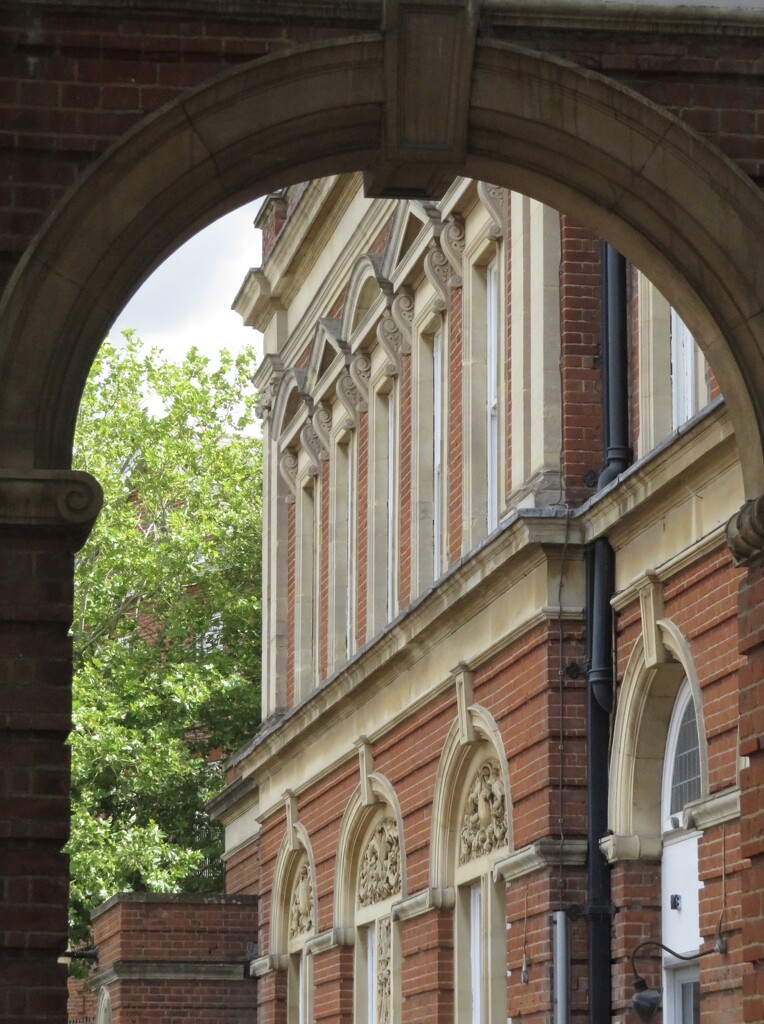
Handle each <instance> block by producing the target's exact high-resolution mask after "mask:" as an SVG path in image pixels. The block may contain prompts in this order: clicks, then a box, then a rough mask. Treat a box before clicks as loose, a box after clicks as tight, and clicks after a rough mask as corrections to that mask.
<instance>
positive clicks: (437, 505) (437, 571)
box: [432, 327, 446, 580]
mask: <svg viewBox="0 0 764 1024" xmlns="http://www.w3.org/2000/svg"><path fill="white" fill-rule="evenodd" d="M443 355H444V352H443V331H442V328H440V327H439V328H438V329H437V330H436V331H435V332H434V334H433V335H432V576H433V579H434V580H437V579H439V578H440V576H441V575H442V573H443V570H444V568H445V532H446V531H445V509H444V506H445V486H444V484H445V481H444V473H443V470H444V466H443V454H444V450H445V430H444V425H445V412H446V396H445V382H444V372H443V363H444V360H443Z"/></svg>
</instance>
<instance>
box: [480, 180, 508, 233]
mask: <svg viewBox="0 0 764 1024" xmlns="http://www.w3.org/2000/svg"><path fill="white" fill-rule="evenodd" d="M477 190H478V196H479V197H480V201H481V203H482V204H483V206H485V208H486V210H488V213H489V214H490V217H491V220H492V221H493V225H492V226H491V227H490V228H489V229H488V234H489V236H490V237H491V238H495V239H499V238H501V237H502V235H503V234H504V208H503V204H502V190H501V189H500V188H499V186H498V185H489V184H488V183H487V182H485V181H479V182H478V187H477Z"/></svg>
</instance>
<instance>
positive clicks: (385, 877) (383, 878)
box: [358, 818, 401, 907]
mask: <svg viewBox="0 0 764 1024" xmlns="http://www.w3.org/2000/svg"><path fill="white" fill-rule="evenodd" d="M400 891H401V847H400V841H399V838H398V826H397V824H396V823H395V821H394V820H393V819H392V818H384V819H383V820H382V821H380V823H379V824H378V825H377V826H376V828H375V829H374V834H373V835H372V837H371V839H370V841H369V845H368V846H367V847H366V850H365V851H364V855H363V858H362V859H361V871H360V876H359V880H358V902H359V904H360V905H361V906H362V907H368V906H371V904H372V903H379V902H381V901H382V900H386V899H389V897H390V896H395V895H396V893H399V892H400Z"/></svg>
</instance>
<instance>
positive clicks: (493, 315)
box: [485, 257, 503, 533]
mask: <svg viewBox="0 0 764 1024" xmlns="http://www.w3.org/2000/svg"><path fill="white" fill-rule="evenodd" d="M500 308H501V307H500V301H499V270H498V260H497V258H496V257H494V258H493V259H492V260H491V262H490V263H489V264H488V265H487V266H486V268H485V364H486V410H487V417H488V419H487V423H486V526H487V531H488V533H492V532H493V531H494V530H495V529H496V527H497V526H498V525H499V507H500V502H501V469H502V461H503V460H502V459H501V423H500V420H499V413H500V408H501V401H500V391H501V387H500V373H499V365H500V362H501V351H500V338H501V331H500V329H499V316H500Z"/></svg>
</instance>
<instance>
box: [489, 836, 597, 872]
mask: <svg viewBox="0 0 764 1024" xmlns="http://www.w3.org/2000/svg"><path fill="white" fill-rule="evenodd" d="M586 851H587V842H586V840H585V839H563V840H562V841H560V840H559V839H538V840H537V841H536V842H535V843H531V844H530V845H529V846H523V847H521V848H520V849H519V850H514V851H513V852H512V853H510V854H509V856H508V857H504V858H503V860H500V861H497V862H496V864H494V868H493V878H494V881H496V882H498V880H499V879H500V878H503V879H504V881H505V882H513V881H515V880H516V879H518V878H522V877H523V876H524V875H530V874H531V873H532V872H534V871H540V870H542V869H546V868H549V867H550V866H557V865H559V864H560V863H562V864H563V865H564V866H567V867H580V866H581V865H582V864H585V863H586Z"/></svg>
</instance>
